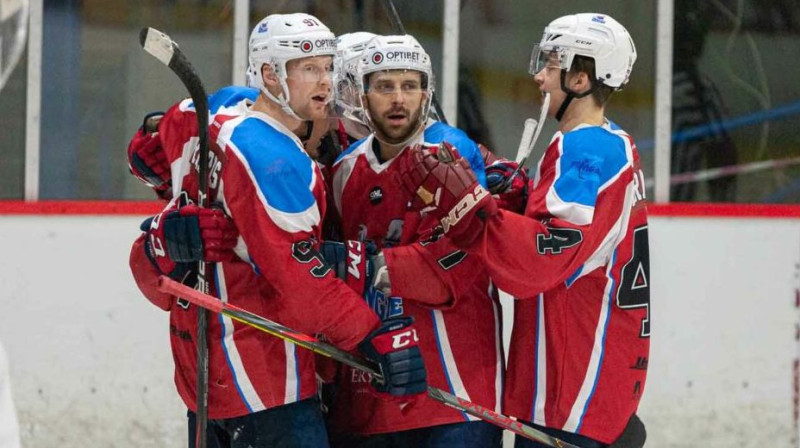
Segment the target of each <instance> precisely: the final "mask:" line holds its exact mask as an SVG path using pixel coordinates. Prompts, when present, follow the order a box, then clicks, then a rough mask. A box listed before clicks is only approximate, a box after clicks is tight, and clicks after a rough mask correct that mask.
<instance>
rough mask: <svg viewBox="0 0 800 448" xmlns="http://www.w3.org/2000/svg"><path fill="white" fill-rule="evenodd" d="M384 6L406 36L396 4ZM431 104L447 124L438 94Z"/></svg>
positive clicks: (390, 3) (398, 29)
mask: <svg viewBox="0 0 800 448" xmlns="http://www.w3.org/2000/svg"><path fill="white" fill-rule="evenodd" d="M383 4H384V5H385V6H386V12H387V13H388V14H389V20H390V21H391V22H392V26H393V27H394V29H395V30H396V32H397V33H399V34H403V35H405V34H406V27H404V26H403V22H402V21H401V20H400V14H398V13H397V9H396V8H395V7H394V2H393V1H392V0H385V1H384V3H383ZM431 104H433V108H434V110H436V115H437V116H438V117H439V121H441V122H442V123H444V124H447V118H445V116H444V110H442V105H441V104H439V100H438V98H436V92H433V95H431Z"/></svg>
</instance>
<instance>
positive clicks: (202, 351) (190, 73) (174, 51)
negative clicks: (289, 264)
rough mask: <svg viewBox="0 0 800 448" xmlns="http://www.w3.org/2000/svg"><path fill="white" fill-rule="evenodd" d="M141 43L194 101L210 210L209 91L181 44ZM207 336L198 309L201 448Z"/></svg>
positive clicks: (202, 284) (202, 275) (203, 202)
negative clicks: (181, 48) (207, 91)
mask: <svg viewBox="0 0 800 448" xmlns="http://www.w3.org/2000/svg"><path fill="white" fill-rule="evenodd" d="M139 42H140V43H141V45H142V48H144V50H145V51H147V52H148V53H150V54H151V55H153V56H154V57H155V58H156V59H158V60H159V61H161V62H162V63H163V64H164V65H166V66H167V67H169V68H170V69H171V70H172V71H173V73H175V74H176V75H177V76H178V78H180V80H181V83H183V85H184V87H186V90H188V91H189V95H190V96H191V97H192V101H193V102H194V109H195V114H196V116H197V132H198V137H199V149H198V152H199V154H198V159H197V176H198V184H199V188H198V192H197V205H198V206H199V207H206V206H208V95H206V90H205V88H204V87H203V83H202V81H201V80H200V76H199V75H198V74H197V70H195V68H194V67H193V66H192V64H191V63H190V62H189V60H188V59H187V58H186V56H185V55H184V54H183V52H182V51H181V50H180V48H178V44H176V43H175V42H174V41H173V40H172V39H171V38H170V37H169V36H167V35H166V34H164V33H162V32H161V31H158V30H156V29H155V28H143V29H142V31H141V32H140V33H139ZM197 270H198V272H197V288H198V290H199V291H200V292H202V293H203V294H208V289H209V288H208V281H207V277H206V263H204V262H202V261H200V262H198V265H197ZM207 332H208V312H207V311H206V309H205V308H203V307H197V340H196V343H197V394H196V401H197V425H196V432H195V446H196V447H197V448H205V447H206V427H207V426H208V341H207V336H206V333H207Z"/></svg>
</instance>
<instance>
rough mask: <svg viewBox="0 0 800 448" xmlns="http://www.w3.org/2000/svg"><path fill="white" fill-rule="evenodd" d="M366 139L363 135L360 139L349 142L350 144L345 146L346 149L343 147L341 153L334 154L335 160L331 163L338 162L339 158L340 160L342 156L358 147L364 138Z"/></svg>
mask: <svg viewBox="0 0 800 448" xmlns="http://www.w3.org/2000/svg"><path fill="white" fill-rule="evenodd" d="M366 139H367V137H364V138H362V139H361V140H356V141H354V142H353V143H351V144H350V146H348V147H347V149H345V150H344V151H342V152H341V153H339V155H338V156H336V160H335V161H334V162H333V163H338V162H339V161H340V160H342V159H343V158H344V157H345V156H346V155H348V154H350V153H351V152H353V151H355V150H356V148H358V147H359V146H361V144H362V143H364V140H366Z"/></svg>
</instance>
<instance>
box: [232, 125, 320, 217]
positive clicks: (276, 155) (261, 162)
mask: <svg viewBox="0 0 800 448" xmlns="http://www.w3.org/2000/svg"><path fill="white" fill-rule="evenodd" d="M231 142H232V143H233V144H234V145H235V146H236V147H237V148H238V149H239V152H241V154H242V155H243V156H244V158H245V159H246V160H247V163H248V164H249V165H250V170H251V171H252V173H253V177H254V178H255V180H256V183H257V184H258V188H259V190H260V191H261V193H262V194H263V195H264V197H265V198H266V199H267V203H268V204H269V205H270V207H272V208H274V209H277V210H279V211H281V212H284V213H300V212H303V211H305V210H307V209H308V208H310V207H311V206H313V205H314V203H315V202H316V200H315V199H314V194H313V193H312V192H311V188H310V185H311V178H312V176H313V172H312V170H313V168H312V162H311V159H309V157H308V156H307V155H306V153H305V152H303V151H301V150H300V148H298V147H297V143H295V141H294V140H292V138H290V137H289V136H287V135H285V134H282V133H281V132H279V131H278V130H277V129H275V128H273V127H272V126H270V125H269V124H267V123H265V122H263V121H261V120H259V119H257V118H247V119H245V120H244V121H242V122H241V123H239V125H238V126H236V129H234V131H233V134H232V135H231Z"/></svg>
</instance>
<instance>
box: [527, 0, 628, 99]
mask: <svg viewBox="0 0 800 448" xmlns="http://www.w3.org/2000/svg"><path fill="white" fill-rule="evenodd" d="M552 54H555V55H556V56H557V58H558V64H559V67H560V68H561V69H563V70H569V69H570V67H572V61H573V60H574V58H575V56H576V55H579V56H585V57H588V58H591V59H593V60H594V64H595V74H596V76H597V79H596V80H597V81H598V82H599V83H601V84H603V85H606V86H608V87H611V88H613V89H614V90H619V89H621V88H622V87H623V86H624V85H625V84H626V83H627V82H628V80H629V79H630V76H631V70H632V69H633V63H634V62H636V47H635V46H634V44H633V39H631V35H630V34H629V33H628V30H626V29H625V27H624V26H622V25H621V24H620V23H619V22H617V21H616V20H614V19H613V18H611V17H610V16H607V15H604V14H595V13H584V14H574V15H569V16H564V17H559V18H558V19H556V20H553V21H552V22H550V24H549V25H547V27H545V29H544V35H543V36H542V41H541V42H539V43H538V44H536V45H534V47H533V51H532V52H531V62H530V68H529V70H528V71H529V72H530V73H531V74H532V75H535V74H536V73H539V71H540V70H542V69H543V68H544V66H545V65H546V64H548V60H549V58H550V55H552ZM549 63H550V64H552V63H553V61H552V60H550V61H549Z"/></svg>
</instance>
